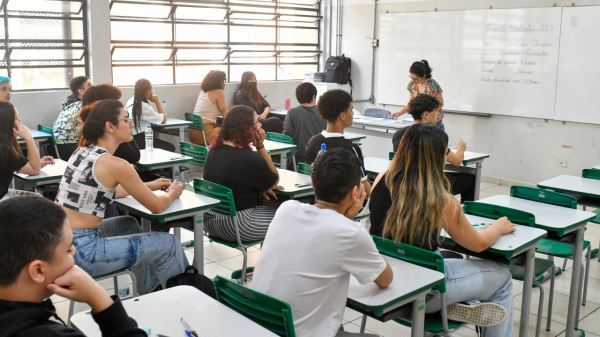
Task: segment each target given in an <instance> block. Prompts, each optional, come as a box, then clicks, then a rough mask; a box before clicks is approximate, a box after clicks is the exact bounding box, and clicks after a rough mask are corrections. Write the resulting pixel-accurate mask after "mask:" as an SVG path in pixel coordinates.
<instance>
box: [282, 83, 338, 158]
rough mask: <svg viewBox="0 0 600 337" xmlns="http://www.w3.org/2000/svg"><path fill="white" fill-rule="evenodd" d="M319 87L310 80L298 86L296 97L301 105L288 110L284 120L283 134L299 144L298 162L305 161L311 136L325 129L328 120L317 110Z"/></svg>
mask: <svg viewBox="0 0 600 337" xmlns="http://www.w3.org/2000/svg"><path fill="white" fill-rule="evenodd" d="M316 97H317V88H316V87H315V86H314V85H313V84H312V83H310V82H305V83H301V84H300V85H299V86H298V87H296V99H298V102H299V103H300V106H297V107H295V108H292V109H290V110H288V112H287V114H286V116H285V121H284V122H283V134H284V135H288V136H291V137H292V138H293V139H294V144H296V146H297V151H296V162H298V163H303V162H304V160H305V155H304V152H305V150H306V144H307V143H308V141H309V140H310V138H311V137H312V136H314V135H316V134H318V133H319V132H321V131H323V130H325V128H326V127H327V122H326V121H325V120H324V119H323V118H321V116H319V112H318V111H317V106H316V102H317V98H316Z"/></svg>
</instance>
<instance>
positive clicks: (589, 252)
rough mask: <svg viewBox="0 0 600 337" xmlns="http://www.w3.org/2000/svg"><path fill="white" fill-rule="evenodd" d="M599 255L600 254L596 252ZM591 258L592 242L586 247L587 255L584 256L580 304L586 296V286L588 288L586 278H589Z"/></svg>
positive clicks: (584, 300) (582, 303) (583, 303)
mask: <svg viewBox="0 0 600 337" xmlns="http://www.w3.org/2000/svg"><path fill="white" fill-rule="evenodd" d="M598 255H600V254H598ZM591 259H592V244H591V243H590V245H589V246H588V248H587V256H586V258H585V276H584V278H583V282H584V284H583V299H582V300H581V305H585V302H586V298H587V288H588V280H589V278H590V260H591Z"/></svg>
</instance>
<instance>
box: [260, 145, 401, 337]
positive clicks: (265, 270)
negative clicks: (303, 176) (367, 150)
mask: <svg viewBox="0 0 600 337" xmlns="http://www.w3.org/2000/svg"><path fill="white" fill-rule="evenodd" d="M311 177H312V185H313V188H314V191H315V195H316V198H317V202H316V204H314V205H310V204H304V203H300V202H298V201H295V200H290V201H286V202H284V203H283V204H282V205H281V206H280V207H279V209H278V210H277V213H276V214H275V217H274V218H273V221H272V222H271V225H270V226H269V230H268V231H267V236H266V237H265V241H264V245H263V247H262V249H261V252H260V256H259V257H258V261H257V262H256V268H255V271H254V277H253V279H252V288H253V289H254V290H257V291H260V292H262V293H265V294H267V295H270V296H272V297H275V298H277V299H280V300H282V301H285V302H287V303H288V304H289V305H290V306H291V307H292V317H293V318H294V328H295V331H296V336H298V337H309V336H319V337H333V336H336V337H341V336H357V335H355V334H350V333H347V332H344V330H343V327H342V326H341V324H342V316H343V314H344V308H345V306H346V300H347V297H348V286H349V281H350V275H351V274H352V275H353V276H354V277H355V278H356V279H357V280H358V281H359V282H360V283H361V284H367V283H370V282H375V284H377V286H379V287H380V288H385V287H387V286H389V285H390V283H391V282H392V279H393V273H392V269H391V268H390V266H389V265H388V263H387V262H386V261H385V260H384V259H383V257H382V256H381V255H380V254H379V252H378V251H377V248H376V247H375V243H374V242H373V240H372V238H371V236H370V235H369V233H367V231H366V230H365V229H364V228H363V227H362V226H361V225H360V223H358V222H353V221H352V219H353V218H354V216H355V215H356V213H357V212H358V211H359V210H360V209H361V207H362V205H363V202H364V200H365V197H366V193H365V191H364V187H363V185H362V184H361V183H360V179H361V163H360V160H359V159H358V157H356V156H355V155H353V154H352V153H351V152H350V151H349V150H346V149H342V148H334V149H331V150H327V151H326V152H325V153H324V154H323V155H320V156H319V157H318V158H317V159H316V161H315V162H314V164H313V169H312V174H311ZM358 336H367V335H365V334H359V335H358ZM368 336H371V335H368Z"/></svg>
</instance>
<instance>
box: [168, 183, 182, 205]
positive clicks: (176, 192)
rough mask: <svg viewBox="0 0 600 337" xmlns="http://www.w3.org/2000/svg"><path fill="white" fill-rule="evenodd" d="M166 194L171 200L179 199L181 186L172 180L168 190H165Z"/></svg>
mask: <svg viewBox="0 0 600 337" xmlns="http://www.w3.org/2000/svg"><path fill="white" fill-rule="evenodd" d="M167 193H169V195H170V196H171V198H172V199H173V200H175V199H177V198H179V197H180V196H181V193H183V184H182V183H179V182H177V180H173V182H172V183H171V185H169V188H168V189H167Z"/></svg>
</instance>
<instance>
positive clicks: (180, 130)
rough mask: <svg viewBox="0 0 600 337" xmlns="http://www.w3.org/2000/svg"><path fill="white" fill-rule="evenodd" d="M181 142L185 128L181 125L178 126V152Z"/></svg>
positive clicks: (183, 138) (183, 139)
mask: <svg viewBox="0 0 600 337" xmlns="http://www.w3.org/2000/svg"><path fill="white" fill-rule="evenodd" d="M181 142H185V128H184V127H183V126H180V127H179V144H178V145H179V152H180V153H181Z"/></svg>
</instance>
